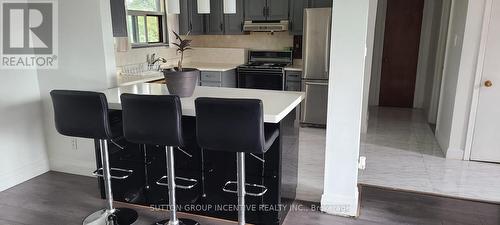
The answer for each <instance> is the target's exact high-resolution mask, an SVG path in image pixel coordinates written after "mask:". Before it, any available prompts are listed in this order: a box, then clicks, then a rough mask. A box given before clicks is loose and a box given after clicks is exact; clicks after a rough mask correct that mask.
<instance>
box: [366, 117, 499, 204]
mask: <svg viewBox="0 0 500 225" xmlns="http://www.w3.org/2000/svg"><path fill="white" fill-rule="evenodd" d="M360 154H361V155H362V156H366V157H367V168H366V170H364V171H360V176H359V183H361V184H365V185H373V186H380V187H387V188H394V189H401V190H408V191H416V192H424V193H431V194H437V195H443V196H451V197H458V198H464V199H473V200H482V201H489V202H500V179H499V178H498V176H499V174H500V164H493V163H482V162H473V161H461V160H448V159H445V158H444V155H443V152H442V151H441V149H440V147H439V145H438V143H437V141H436V139H435V137H434V134H433V132H432V130H431V127H430V126H429V125H428V124H427V123H426V120H425V117H424V114H423V112H422V111H421V110H417V109H399V108H378V107H375V108H371V109H370V120H369V124H368V132H367V134H365V135H363V138H362V144H361V152H360Z"/></svg>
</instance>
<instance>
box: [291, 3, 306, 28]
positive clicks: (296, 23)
mask: <svg viewBox="0 0 500 225" xmlns="http://www.w3.org/2000/svg"><path fill="white" fill-rule="evenodd" d="M290 4H291V5H290V33H292V34H293V35H302V31H303V26H304V9H305V8H307V7H308V5H309V0H291V3H290Z"/></svg>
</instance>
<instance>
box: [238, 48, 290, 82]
mask: <svg viewBox="0 0 500 225" xmlns="http://www.w3.org/2000/svg"><path fill="white" fill-rule="evenodd" d="M291 63H292V52H290V51H250V52H249V55H248V63H247V64H245V65H242V66H239V67H238V87H239V88H252V89H266V90H281V91H283V90H285V70H284V68H285V67H286V66H288V65H290V64H291Z"/></svg>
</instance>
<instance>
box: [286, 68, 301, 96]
mask: <svg viewBox="0 0 500 225" xmlns="http://www.w3.org/2000/svg"><path fill="white" fill-rule="evenodd" d="M285 75H286V82H285V90H286V91H301V85H302V84H301V77H302V71H294V70H286V71H285Z"/></svg>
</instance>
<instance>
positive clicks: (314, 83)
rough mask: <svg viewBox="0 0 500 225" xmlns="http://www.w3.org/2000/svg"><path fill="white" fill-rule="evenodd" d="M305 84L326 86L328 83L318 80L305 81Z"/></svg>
mask: <svg viewBox="0 0 500 225" xmlns="http://www.w3.org/2000/svg"><path fill="white" fill-rule="evenodd" d="M305 83H306V85H321V86H328V83H326V82H325V83H318V82H305Z"/></svg>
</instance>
